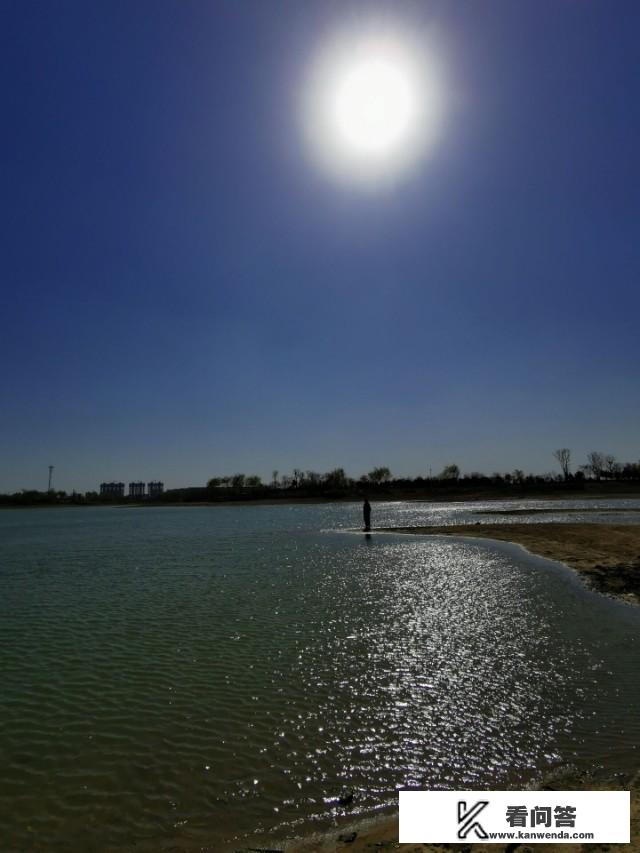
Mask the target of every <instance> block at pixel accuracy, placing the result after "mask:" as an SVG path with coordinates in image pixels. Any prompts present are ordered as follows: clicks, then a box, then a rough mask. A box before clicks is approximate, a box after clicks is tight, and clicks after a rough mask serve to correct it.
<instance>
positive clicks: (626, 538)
mask: <svg viewBox="0 0 640 853" xmlns="http://www.w3.org/2000/svg"><path fill="white" fill-rule="evenodd" d="M378 529H380V530H385V531H386V532H390V533H414V534H419V535H422V536H424V535H430V536H434V535H437V536H473V537H474V538H476V539H479V538H482V539H499V540H502V541H506V542H515V543H516V544H518V545H522V546H523V547H524V548H526V549H527V550H528V551H531V552H532V553H533V554H538V555H539V556H541V557H546V558H548V559H550V560H555V561H557V562H560V563H564V564H565V565H567V566H569V567H570V568H572V569H575V570H576V571H577V572H578V573H579V574H580V575H581V576H582V577H583V578H584V580H585V582H586V583H587V584H588V585H589V586H590V587H591V588H593V589H595V590H597V591H598V592H602V593H604V594H606V595H614V596H617V597H619V598H623V599H624V600H626V601H630V602H633V603H635V604H640V524H589V523H578V524H571V523H568V524H564V523H555V522H542V523H540V524H480V523H479V522H477V523H476V524H458V525H451V526H447V527H435V526H432V527H387V528H378Z"/></svg>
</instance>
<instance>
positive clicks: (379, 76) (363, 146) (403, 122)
mask: <svg viewBox="0 0 640 853" xmlns="http://www.w3.org/2000/svg"><path fill="white" fill-rule="evenodd" d="M416 100H417V92H416V91H415V88H414V85H413V81H412V80H411V76H410V74H408V73H407V69H405V68H403V67H402V66H401V65H399V64H393V63H392V62H390V61H389V60H387V59H385V58H376V57H372V58H371V59H366V60H364V61H360V62H356V63H354V65H353V67H351V68H347V69H345V71H344V76H343V78H342V79H341V80H338V84H337V89H336V93H335V104H334V111H335V115H334V120H335V124H336V131H337V133H338V134H339V135H340V136H341V137H342V139H343V141H344V143H345V144H346V145H348V146H352V147H353V149H354V151H357V152H358V153H359V154H361V155H365V156H368V157H388V156H390V155H391V154H392V153H393V150H394V149H395V148H396V147H397V146H400V145H402V143H403V141H405V139H406V137H407V135H408V134H409V133H410V131H411V122H412V120H413V119H414V118H415V115H416V106H417V103H416Z"/></svg>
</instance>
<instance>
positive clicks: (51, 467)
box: [48, 465, 54, 491]
mask: <svg viewBox="0 0 640 853" xmlns="http://www.w3.org/2000/svg"><path fill="white" fill-rule="evenodd" d="M53 467H54V466H53V465H49V489H48V491H51V481H52V480H53Z"/></svg>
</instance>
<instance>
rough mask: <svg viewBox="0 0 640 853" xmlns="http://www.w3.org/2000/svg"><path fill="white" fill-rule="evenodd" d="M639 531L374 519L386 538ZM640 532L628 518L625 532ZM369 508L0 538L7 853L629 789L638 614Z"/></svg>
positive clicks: (205, 515)
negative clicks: (418, 794)
mask: <svg viewBox="0 0 640 853" xmlns="http://www.w3.org/2000/svg"><path fill="white" fill-rule="evenodd" d="M546 506H552V507H553V508H554V510H555V512H554V514H553V515H548V516H546V515H545V516H540V515H533V516H530V517H527V516H524V517H518V518H517V521H518V523H522V522H526V521H530V523H532V524H533V523H542V522H544V521H547V520H549V521H552V520H553V521H557V520H560V521H562V520H566V521H571V522H577V521H580V520H582V518H583V516H582V515H581V514H579V513H578V514H576V513H571V514H566V515H563V510H566V509H570V508H578V509H580V508H585V509H586V508H587V507H589V508H593V507H594V506H597V507H599V508H601V509H603V510H604V509H610V508H621V509H626V510H633V512H627V513H625V514H624V515H621V516H620V518H618V517H617V516H615V515H612V514H610V513H606V514H605V513H603V514H602V515H601V516H600V515H598V514H596V515H594V514H592V513H590V514H588V515H585V516H584V518H585V519H588V520H593V521H594V523H597V522H598V521H608V522H612V523H613V522H615V523H623V522H624V521H635V522H637V521H638V520H640V502H638V501H601V502H598V503H595V502H588V503H587V502H583V503H581V502H576V501H558V502H553V504H548V503H545V502H544V501H528V502H519V503H507V502H503V503H497V502H492V503H490V504H478V503H474V504H465V503H455V504H424V503H418V502H410V503H409V502H407V503H387V504H374V505H373V523H374V525H375V526H393V525H412V524H449V523H464V522H469V521H474V522H475V521H478V520H480V521H481V522H483V521H484V522H489V523H494V522H496V521H499V520H500V521H505V522H508V521H509V517H508V516H506V517H504V516H502V517H501V516H495V517H492V516H491V515H487V516H477V515H474V514H473V512H474V511H477V510H480V509H508V508H513V507H526V508H542V507H546ZM636 511H637V512H636ZM360 524H361V507H360V505H359V504H349V503H347V504H320V505H287V506H243V507H229V506H218V507H157V508H156V507H145V508H115V507H93V508H63V509H37V510H7V511H3V512H1V513H0V664H1V670H2V691H1V694H0V756H1V757H2V761H1V763H0V849H2V850H3V851H14V850H15V851H18V850H20V851H23V850H29V851H39V850H42V851H45V850H46V851H50V850H56V849H60V850H64V851H65V853H67V851H72V853H74V851H83V852H84V853H86V851H118V850H121V851H122V850H128V849H133V848H134V845H135V849H136V850H142V851H147V850H149V851H151V850H153V851H159V850H163V849H170V848H172V847H173V848H175V847H176V846H178V847H179V848H180V849H191V848H193V849H196V848H198V847H201V846H209V847H210V849H211V850H216V851H225V850H233V849H237V848H238V847H241V846H243V845H254V846H255V845H257V844H259V843H260V844H265V845H268V844H274V842H275V841H277V840H279V839H282V838H284V837H288V836H291V835H295V834H300V835H303V834H307V833H309V832H312V831H314V830H322V829H324V828H327V827H330V826H332V825H333V824H334V822H335V819H336V817H340V816H342V815H344V813H345V809H344V808H342V807H340V806H339V805H338V804H337V798H338V797H339V796H340V795H341V794H342V793H344V792H346V791H351V792H353V793H354V800H353V804H352V805H351V806H350V807H349V809H347V810H346V811H347V812H348V820H349V821H353V820H354V819H356V818H365V817H370V816H373V815H376V814H380V813H383V812H384V811H385V810H387V809H390V808H392V807H393V805H394V804H396V803H397V790H398V789H399V788H402V787H416V786H419V787H431V788H446V787H457V788H465V787H466V788H475V789H481V788H482V787H496V788H500V787H505V786H508V785H523V784H525V783H528V782H531V781H532V780H534V779H535V778H536V776H537V775H538V774H540V773H542V772H544V771H545V770H547V769H549V768H553V767H557V766H560V765H565V764H573V765H575V766H577V767H578V768H581V769H585V768H590V767H594V766H599V765H602V764H606V766H607V767H610V768H612V769H613V770H616V769H620V770H628V769H631V768H635V767H637V766H638V763H639V762H638V750H637V744H638V742H639V741H640V737H639V736H640V723H639V719H638V713H637V709H638V704H639V700H640V677H639V675H638V673H639V672H640V609H638V608H634V607H632V606H630V605H627V604H623V603H620V602H615V601H611V600H609V599H607V598H605V597H603V596H600V595H597V594H595V593H591V592H589V591H587V590H586V589H585V588H584V586H583V585H582V583H581V581H580V580H579V579H578V578H577V577H576V576H575V575H574V574H573V573H572V572H571V571H569V570H567V569H565V568H564V567H561V566H558V565H557V564H554V563H551V562H548V561H545V560H542V559H540V558H537V557H534V556H531V555H527V554H526V553H525V552H524V551H523V550H522V549H520V548H517V547H515V546H512V545H509V544H508V543H502V544H500V543H492V542H488V541H479V540H463V539H451V538H444V537H441V538H421V537H408V536H397V535H392V534H376V533H374V534H373V535H372V536H371V537H370V538H365V536H364V535H363V534H362V533H360V532H358V531H357V529H356V528H358V527H359V525H360Z"/></svg>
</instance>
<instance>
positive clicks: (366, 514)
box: [362, 498, 371, 532]
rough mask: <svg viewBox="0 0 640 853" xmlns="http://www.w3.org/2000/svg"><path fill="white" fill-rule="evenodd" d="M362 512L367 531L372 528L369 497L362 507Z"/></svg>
mask: <svg viewBox="0 0 640 853" xmlns="http://www.w3.org/2000/svg"><path fill="white" fill-rule="evenodd" d="M362 514H363V516H364V529H365V532H366V531H369V530H371V504H370V503H369V501H368V499H367V498H365V499H364V506H363V507H362Z"/></svg>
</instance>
